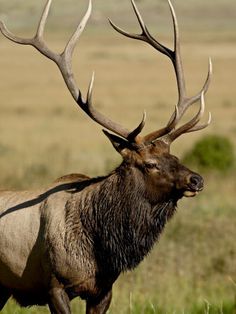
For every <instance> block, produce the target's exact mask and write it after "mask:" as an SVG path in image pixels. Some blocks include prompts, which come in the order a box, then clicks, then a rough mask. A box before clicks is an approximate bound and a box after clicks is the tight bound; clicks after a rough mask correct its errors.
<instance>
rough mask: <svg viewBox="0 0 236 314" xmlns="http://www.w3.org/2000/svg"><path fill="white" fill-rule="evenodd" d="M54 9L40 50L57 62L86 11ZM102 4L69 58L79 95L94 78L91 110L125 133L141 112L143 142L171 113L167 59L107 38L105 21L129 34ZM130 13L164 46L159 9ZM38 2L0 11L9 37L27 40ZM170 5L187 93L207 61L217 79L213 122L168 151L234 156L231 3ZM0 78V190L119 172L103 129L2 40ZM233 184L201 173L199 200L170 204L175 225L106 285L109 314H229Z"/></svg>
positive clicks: (127, 20) (233, 278)
mask: <svg viewBox="0 0 236 314" xmlns="http://www.w3.org/2000/svg"><path fill="white" fill-rule="evenodd" d="M54 2H55V6H54V8H53V10H52V14H51V16H50V21H49V23H48V32H47V36H46V39H47V41H48V43H49V45H50V47H52V48H53V49H55V50H57V51H60V50H61V49H62V48H63V46H64V43H65V42H66V40H67V38H68V36H69V34H70V32H71V31H72V30H73V27H74V25H75V23H76V19H78V17H80V16H81V15H82V13H83V11H84V10H85V7H86V3H87V1H85V0H83V1H82V0H81V1H79V0H78V1H75V0H69V1H65V0H57V1H54ZM77 2H78V3H77ZM94 2H95V1H94ZM107 2H108V1H107ZM107 2H106V1H105V0H96V3H95V4H94V14H93V17H92V19H91V23H90V24H89V25H88V27H87V29H86V31H85V32H84V34H83V36H82V37H81V39H80V41H79V44H78V48H77V50H76V51H75V56H74V64H73V67H74V71H75V73H76V77H77V81H78V84H79V86H81V90H82V91H84V94H85V93H86V88H87V85H88V83H89V80H90V77H91V73H92V71H95V73H96V81H95V90H94V104H95V106H96V107H97V108H99V110H100V111H102V112H104V113H105V114H106V115H108V116H110V117H111V118H112V119H114V120H116V121H119V122H120V123H122V124H123V125H125V126H127V127H129V128H132V127H134V126H136V125H137V123H138V122H139V121H140V119H141V117H142V113H143V110H144V109H145V110H146V111H147V123H146V128H145V130H144V133H145V132H149V131H150V130H153V129H155V128H158V127H160V126H162V125H163V124H165V123H166V122H167V120H168V117H169V116H170V114H171V113H172V111H173V108H174V105H175V102H176V97H177V92H176V83H175V78H174V73H173V70H172V68H171V65H170V62H169V61H168V60H166V58H165V57H164V56H162V55H160V54H158V53H157V52H156V51H154V50H153V49H151V48H150V47H148V46H146V45H144V44H143V43H140V42H135V41H132V40H129V39H125V38H122V37H121V36H120V35H118V34H116V33H114V31H112V30H111V28H110V27H109V25H108V23H107V21H106V19H105V16H109V17H111V18H112V19H113V20H114V21H115V22H117V23H119V24H120V25H123V26H124V27H129V28H130V29H131V30H135V29H137V28H135V26H136V21H135V19H134V18H131V17H133V13H132V11H131V9H130V4H129V1H128V0H122V1H119V2H115V1H113V0H112V1H109V2H108V3H107ZM137 2H139V4H140V7H141V8H142V10H143V12H144V16H145V18H146V20H147V21H148V25H149V26H150V29H153V32H154V34H159V35H158V38H160V40H163V41H164V43H166V44H168V45H170V46H171V45H172V43H171V39H172V33H171V31H172V29H171V27H170V25H169V24H170V22H171V21H170V17H169V12H168V9H167V4H166V2H165V1H161V0H160V1H154V0H147V1H146V0H143V1H141V0H139V1H137ZM42 3H43V1H37V2H35V1H32V0H31V1H30V0H27V1H22V0H21V1H19V0H17V1H16V0H11V1H10V0H8V1H6V0H0V17H1V18H3V19H4V20H5V21H6V22H7V24H8V26H9V28H10V29H11V30H14V31H15V32H17V34H18V35H21V36H28V35H29V34H31V35H32V33H33V29H35V26H34V25H36V23H37V19H38V15H39V12H40V10H41V7H42ZM65 3H66V5H65ZM174 4H175V7H176V11H177V14H178V17H179V20H180V27H181V33H182V54H183V60H184V67H185V72H186V80H187V87H188V91H189V94H191V93H194V92H197V91H198V90H199V89H200V88H201V86H202V84H203V82H204V79H205V76H206V73H207V62H208V57H209V56H210V57H211V58H212V60H213V66H214V76H213V80H212V83H211V87H210V89H209V92H208V94H207V96H206V103H207V110H209V111H211V112H212V116H213V121H212V124H211V126H210V127H209V128H207V129H206V130H205V131H202V132H196V133H195V134H189V135H185V136H182V138H180V139H179V140H177V141H176V143H175V144H174V145H173V148H172V152H173V153H174V154H176V155H178V156H179V157H181V156H183V155H184V153H185V152H186V151H187V150H188V149H190V148H191V147H192V146H193V145H194V143H195V142H196V140H197V139H199V138H200V137H202V136H203V135H204V134H214V133H216V134H223V135H225V136H227V137H229V138H230V139H231V140H232V141H233V143H234V145H236V124H235V121H236V84H235V82H236V80H235V73H236V33H235V30H236V13H235V3H234V0H227V1H223V0H217V1H214V7H212V6H213V4H212V3H211V2H210V1H209V3H208V2H207V3H206V2H204V1H203V0H199V1H196V0H191V1H190V0H189V1H184V0H178V1H177V0H176V1H175V3H174ZM77 9H78V15H77V16H76V19H75V16H74V15H73V14H75V11H77ZM154 9H155V10H154ZM155 11H156V12H157V14H156V17H155V14H154V12H155ZM58 21H60V23H59V22H58ZM64 23H65V27H64V26H63V25H64ZM62 24H63V25H62ZM159 26H160V27H159ZM137 27H138V26H137ZM0 69H1V71H0V165H1V176H0V186H1V187H2V188H3V189H5V188H9V189H31V188H35V187H39V186H42V185H47V184H49V183H50V182H51V181H53V180H54V179H55V178H57V177H59V176H61V175H63V174H66V173H71V172H82V173H86V174H88V175H90V176H92V175H103V174H105V173H107V172H108V171H109V170H111V169H112V168H114V167H115V166H116V165H117V164H118V163H119V161H120V159H119V156H117V154H116V152H115V151H114V149H112V147H111V145H110V143H108V141H107V139H106V138H105V137H104V136H103V134H102V132H101V127H100V126H98V125H96V124H95V123H94V122H92V121H90V119H88V118H87V116H85V114H83V113H82V112H81V110H79V108H78V107H77V106H76V104H74V102H73V100H72V98H71V96H70V95H69V93H68V91H67V90H66V88H65V86H64V82H63V81H62V78H61V77H60V74H59V73H58V70H57V69H56V67H55V65H54V64H52V63H51V62H50V61H48V60H46V59H45V58H43V57H42V56H41V55H40V54H39V53H37V52H36V51H34V50H33V49H32V48H31V47H22V46H17V45H13V44H12V43H10V42H8V41H7V40H6V39H4V38H3V37H1V38H0ZM206 119H207V116H206ZM235 174H236V171H235V168H234V169H233V171H232V172H231V173H227V174H224V175H220V174H218V173H210V174H209V173H208V174H205V181H206V188H205V190H204V192H202V194H201V195H199V196H198V197H196V198H194V199H185V200H181V201H180V202H179V210H178V213H177V215H176V216H175V218H174V219H173V221H171V223H170V224H169V225H168V226H167V228H166V231H165V233H164V234H163V236H162V238H161V241H160V243H159V244H158V245H157V246H156V247H155V248H154V250H153V252H152V253H151V254H150V256H149V257H148V258H147V259H146V260H145V261H144V262H143V263H142V264H141V265H140V267H139V268H138V269H137V270H135V271H134V272H132V273H129V274H125V275H124V276H123V277H122V278H120V279H119V280H118V282H117V283H116V284H115V287H114V298H113V303H112V306H111V309H110V311H109V313H114V314H122V313H129V314H136V313H140V314H141V313H145V314H146V313H147V314H148V313H163V314H164V313H171V314H172V313H187V314H193V313H194V314H200V313H210V314H218V313H219V314H221V313H224V314H233V313H236V244H235V238H236V206H235V202H236V198H235V191H236V182H235ZM78 304H80V302H79V301H78V300H75V301H73V310H74V312H73V313H79V312H78V310H76V308H77V306H78ZM79 306H80V305H79ZM81 308H83V306H82V307H81ZM47 311H48V310H47V309H46V308H37V307H34V308H32V309H28V310H21V309H20V308H19V307H18V306H16V305H15V304H14V303H13V302H9V303H8V304H7V306H6V307H5V309H4V310H3V311H2V313H3V314H9V313H31V314H33V313H48V312H47Z"/></svg>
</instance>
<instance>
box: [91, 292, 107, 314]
mask: <svg viewBox="0 0 236 314" xmlns="http://www.w3.org/2000/svg"><path fill="white" fill-rule="evenodd" d="M111 298H112V290H109V291H108V292H107V293H106V294H103V295H102V296H100V297H99V298H95V299H89V300H88V301H87V303H86V314H105V313H106V311H107V310H108V308H109V306H110V303H111Z"/></svg>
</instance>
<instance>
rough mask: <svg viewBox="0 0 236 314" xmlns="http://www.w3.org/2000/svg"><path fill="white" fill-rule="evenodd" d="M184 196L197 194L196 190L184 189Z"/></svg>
mask: <svg viewBox="0 0 236 314" xmlns="http://www.w3.org/2000/svg"><path fill="white" fill-rule="evenodd" d="M183 194H184V196H185V197H194V196H196V195H197V194H198V191H190V190H186V191H184V193H183Z"/></svg>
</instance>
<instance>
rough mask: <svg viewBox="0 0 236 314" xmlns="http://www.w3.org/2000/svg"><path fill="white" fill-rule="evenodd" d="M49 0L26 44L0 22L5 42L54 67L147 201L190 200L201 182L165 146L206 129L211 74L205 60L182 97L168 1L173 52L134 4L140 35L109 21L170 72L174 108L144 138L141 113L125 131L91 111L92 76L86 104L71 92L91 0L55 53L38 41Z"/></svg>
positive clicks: (177, 42)
mask: <svg viewBox="0 0 236 314" xmlns="http://www.w3.org/2000/svg"><path fill="white" fill-rule="evenodd" d="M51 1H52V0H48V1H47V3H46V6H45V9H44V11H43V14H42V17H41V19H40V22H39V26H38V29H37V32H36V35H35V36H34V37H33V38H32V39H24V38H19V37H17V36H15V35H13V34H12V33H11V32H10V31H9V30H8V29H7V28H6V26H5V25H4V23H2V22H1V23H0V30H1V32H2V33H3V35H4V36H5V37H7V38H8V39H10V40H11V41H13V42H15V43H18V44H23V45H32V46H34V47H35V48H36V49H37V50H39V51H40V52H41V53H42V54H43V55H45V56H46V57H47V58H49V59H51V60H53V61H54V62H55V63H56V64H57V66H58V68H59V70H60V71H61V74H62V76H63V78H64V81H65V83H66V85H67V87H68V89H69V91H70V93H71V95H72V97H73V98H74V100H75V101H76V103H77V104H78V105H79V107H80V108H81V109H82V110H83V111H84V112H85V113H86V114H87V115H88V116H89V117H90V118H91V119H93V120H94V121H96V122H97V123H98V124H100V125H101V126H103V127H104V128H105V129H107V130H109V131H110V132H112V133H109V132H108V131H104V133H105V135H106V136H107V137H108V138H109V139H110V141H111V142H112V144H113V146H114V148H115V149H116V150H117V151H118V152H119V153H120V154H121V156H122V157H123V163H124V164H125V165H128V166H129V167H132V168H134V169H136V171H139V173H140V174H141V175H142V177H143V180H144V182H145V184H146V190H147V194H148V195H149V197H150V198H151V197H152V196H151V195H156V196H155V197H154V198H160V197H163V195H166V196H169V195H170V194H171V195H173V194H174V195H176V199H179V198H180V197H182V196H194V195H196V194H197V192H198V191H201V190H202V188H203V179H202V177H201V176H200V175H198V174H196V173H194V172H192V171H190V170H189V169H187V168H186V167H184V166H183V165H181V163H180V162H179V161H178V159H177V158H176V157H175V156H172V155H171V154H170V145H171V143H172V142H173V141H174V140H175V139H177V138H178V137H179V136H180V135H182V134H184V133H189V132H193V131H197V130H201V129H204V128H205V127H207V126H208V125H209V124H210V121H211V115H210V114H209V119H208V121H207V122H206V123H205V124H199V122H200V119H201V118H202V116H203V114H204V108H205V103H204V94H205V93H206V91H207V90H208V87H209V83H210V78H211V74H212V65H211V60H210V59H209V69H208V75H207V78H206V81H205V83H204V86H203V88H202V89H201V91H200V92H199V93H197V94H196V95H195V96H193V97H187V95H186V89H185V79H184V71H183V66H182V61H181V54H180V40H179V29H178V23H177V18H176V15H175V11H174V9H173V6H172V4H171V2H170V0H168V3H169V7H170V11H171V15H172V19H173V26H174V49H173V50H171V49H169V48H168V47H165V46H164V45H163V44H161V43H160V42H158V41H157V40H156V39H155V38H154V37H153V36H152V35H151V34H150V32H149V30H148V29H147V27H146V25H145V23H144V21H143V19H142V16H141V14H140V12H139V11H138V8H137V6H136V4H135V2H134V0H131V3H132V6H133V9H134V12H135V14H136V16H137V19H138V22H139V24H140V27H141V29H142V32H141V34H131V33H128V32H126V31H124V30H122V29H121V28H119V27H117V26H116V25H115V24H113V23H112V22H111V21H110V24H111V25H112V27H113V28H114V29H115V30H116V31H118V32H119V33H120V34H122V35H124V36H127V37H129V38H133V39H137V40H141V41H144V42H146V43H148V44H149V45H151V46H152V47H153V48H154V49H156V50H157V51H159V52H160V53H162V54H164V55H166V56H167V57H168V58H169V59H170V61H171V63H172V64H173V67H174V71H175V75H176V80H177V87H178V102H177V105H176V106H175V109H174V112H173V114H172V115H171V117H170V120H169V121H168V123H167V124H166V126H165V127H163V128H161V129H159V130H156V131H154V132H152V133H150V134H147V135H146V136H141V135H140V133H141V131H142V129H143V127H144V125H145V120H146V114H144V116H143V119H142V121H141V123H140V124H139V125H138V126H137V127H136V128H135V129H134V130H131V131H130V130H128V129H126V128H125V127H123V126H121V125H119V124H118V123H116V122H114V121H112V120H110V119H109V118H108V117H105V116H104V115H103V114H102V113H100V112H98V111H97V110H96V108H95V107H94V106H93V104H92V91H93V83H94V74H93V75H92V79H91V82H90V85H89V88H88V92H87V97H86V100H83V98H82V94H81V91H80V89H79V88H78V87H77V84H76V81H75V78H74V75H73V72H72V66H71V59H72V54H73V51H74V48H75V45H76V42H77V40H78V38H79V37H80V35H81V33H82V32H83V30H84V28H85V26H86V23H87V21H88V19H89V17H90V15H91V10H92V2H91V0H89V6H88V10H87V12H86V14H85V16H84V17H83V19H82V21H81V23H80V24H79V25H78V27H77V29H76V31H75V32H74V34H73V35H72V37H71V38H70V40H69V41H68V43H67V45H66V47H65V49H64V51H63V52H62V53H61V54H57V53H54V52H53V51H51V50H50V49H49V48H48V47H47V45H46V43H45V42H44V40H43V33H44V28H45V23H46V20H47V16H48V12H49V9H50V5H51ZM196 102H199V103H200V108H199V111H198V112H197V114H196V115H195V116H194V117H193V118H192V119H191V120H190V121H189V122H187V123H185V124H183V125H181V126H178V124H179V122H180V120H181V118H182V117H183V115H184V114H185V112H186V110H187V109H188V108H189V107H190V106H192V105H193V104H195V103H196ZM156 191H159V192H156ZM155 201H156V200H155Z"/></svg>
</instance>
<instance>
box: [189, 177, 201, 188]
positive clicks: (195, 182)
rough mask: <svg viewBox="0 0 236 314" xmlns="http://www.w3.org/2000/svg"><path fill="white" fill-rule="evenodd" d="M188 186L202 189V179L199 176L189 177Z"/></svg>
mask: <svg viewBox="0 0 236 314" xmlns="http://www.w3.org/2000/svg"><path fill="white" fill-rule="evenodd" d="M189 181H190V184H191V185H192V187H194V188H202V187H203V179H202V177H201V176H199V175H196V174H194V175H191V177H190V178H189Z"/></svg>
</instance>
